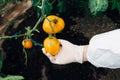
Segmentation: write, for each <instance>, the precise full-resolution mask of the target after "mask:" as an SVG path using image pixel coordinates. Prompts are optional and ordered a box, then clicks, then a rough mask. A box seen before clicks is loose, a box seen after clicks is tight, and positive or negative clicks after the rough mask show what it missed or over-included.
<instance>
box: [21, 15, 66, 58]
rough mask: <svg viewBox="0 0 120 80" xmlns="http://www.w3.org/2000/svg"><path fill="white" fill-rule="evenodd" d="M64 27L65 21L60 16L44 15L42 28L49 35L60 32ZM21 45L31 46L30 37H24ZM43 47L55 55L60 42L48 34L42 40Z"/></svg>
mask: <svg viewBox="0 0 120 80" xmlns="http://www.w3.org/2000/svg"><path fill="white" fill-rule="evenodd" d="M64 27H65V22H64V20H63V19H62V18H60V17H58V16H55V15H50V16H48V17H46V18H45V19H44V21H43V25H42V28H43V30H44V31H45V32H46V33H48V34H49V35H52V34H56V33H59V32H61V31H62V30H63V29H64ZM22 45H23V47H24V48H26V49H30V48H32V47H33V42H32V40H31V39H28V38H26V39H24V40H23V41H22ZM43 45H44V48H45V50H46V52H47V53H50V54H51V55H53V56H54V55H56V54H57V53H58V52H59V50H60V42H59V40H58V39H57V38H56V37H55V36H48V37H47V38H46V39H45V40H44V42H43Z"/></svg>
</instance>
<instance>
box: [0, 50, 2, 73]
mask: <svg viewBox="0 0 120 80" xmlns="http://www.w3.org/2000/svg"><path fill="white" fill-rule="evenodd" d="M2 64H3V63H2V50H1V49H0V71H1V69H2Z"/></svg>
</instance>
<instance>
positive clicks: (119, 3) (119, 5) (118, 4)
mask: <svg viewBox="0 0 120 80" xmlns="http://www.w3.org/2000/svg"><path fill="white" fill-rule="evenodd" d="M117 9H118V11H119V12H120V2H118V3H117Z"/></svg>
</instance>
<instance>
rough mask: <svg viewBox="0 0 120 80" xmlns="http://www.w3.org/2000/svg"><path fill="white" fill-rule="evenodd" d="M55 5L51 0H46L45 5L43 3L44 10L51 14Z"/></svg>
mask: <svg viewBox="0 0 120 80" xmlns="http://www.w3.org/2000/svg"><path fill="white" fill-rule="evenodd" d="M52 9H53V7H52V4H51V3H50V2H49V0H45V2H44V5H43V10H44V12H45V13H46V14H47V15H49V14H50V13H51V11H52Z"/></svg>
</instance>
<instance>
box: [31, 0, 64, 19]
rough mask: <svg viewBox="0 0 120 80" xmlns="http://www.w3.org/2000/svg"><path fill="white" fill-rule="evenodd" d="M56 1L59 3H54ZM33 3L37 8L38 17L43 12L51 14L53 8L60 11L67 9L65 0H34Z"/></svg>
mask: <svg viewBox="0 0 120 80" xmlns="http://www.w3.org/2000/svg"><path fill="white" fill-rule="evenodd" d="M57 2H58V3H57ZM54 3H57V5H54ZM32 5H33V6H34V7H35V8H36V10H37V15H38V17H40V16H41V14H46V15H50V14H51V12H52V10H53V8H57V10H58V12H60V13H62V12H65V10H66V8H65V3H64V1H63V0H33V4H32Z"/></svg>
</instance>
